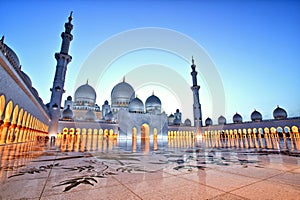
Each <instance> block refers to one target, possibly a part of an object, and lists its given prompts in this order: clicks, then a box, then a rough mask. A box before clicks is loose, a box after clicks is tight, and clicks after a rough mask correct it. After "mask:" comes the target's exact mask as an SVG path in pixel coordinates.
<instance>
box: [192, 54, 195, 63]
mask: <svg viewBox="0 0 300 200" xmlns="http://www.w3.org/2000/svg"><path fill="white" fill-rule="evenodd" d="M192 64H193V65H194V64H195V63H194V56H192Z"/></svg>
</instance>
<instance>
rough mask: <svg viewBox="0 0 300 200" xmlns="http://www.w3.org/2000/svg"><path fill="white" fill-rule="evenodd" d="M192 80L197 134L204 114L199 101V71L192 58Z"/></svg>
mask: <svg viewBox="0 0 300 200" xmlns="http://www.w3.org/2000/svg"><path fill="white" fill-rule="evenodd" d="M191 67H192V72H191V75H192V78H193V86H192V87H191V89H192V91H193V98H194V104H193V111H194V126H195V127H196V128H197V132H199V131H200V127H202V112H201V104H200V100H199V89H200V86H199V85H197V74H198V73H197V71H196V70H195V69H196V65H195V63H194V58H193V57H192V65H191Z"/></svg>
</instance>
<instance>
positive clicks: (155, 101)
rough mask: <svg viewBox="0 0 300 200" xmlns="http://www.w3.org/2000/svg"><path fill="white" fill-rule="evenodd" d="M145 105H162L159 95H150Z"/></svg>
mask: <svg viewBox="0 0 300 200" xmlns="http://www.w3.org/2000/svg"><path fill="white" fill-rule="evenodd" d="M145 105H146V108H147V107H149V106H161V101H160V99H159V98H158V97H157V96H155V95H154V94H152V95H151V96H150V97H148V98H147V100H146V103H145Z"/></svg>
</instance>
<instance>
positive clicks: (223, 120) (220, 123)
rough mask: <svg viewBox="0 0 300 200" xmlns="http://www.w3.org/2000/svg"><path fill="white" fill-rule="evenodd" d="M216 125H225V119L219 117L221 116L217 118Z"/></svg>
mask: <svg viewBox="0 0 300 200" xmlns="http://www.w3.org/2000/svg"><path fill="white" fill-rule="evenodd" d="M218 124H219V125H223V124H226V118H225V117H224V116H222V115H221V116H220V117H219V118H218Z"/></svg>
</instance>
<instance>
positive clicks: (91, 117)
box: [84, 110, 96, 121]
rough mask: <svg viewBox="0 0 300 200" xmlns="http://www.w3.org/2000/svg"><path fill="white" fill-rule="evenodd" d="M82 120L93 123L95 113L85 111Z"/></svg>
mask: <svg viewBox="0 0 300 200" xmlns="http://www.w3.org/2000/svg"><path fill="white" fill-rule="evenodd" d="M84 119H85V120H89V121H95V120H96V115H95V112H94V111H92V110H89V111H87V112H86V113H85V116H84Z"/></svg>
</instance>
